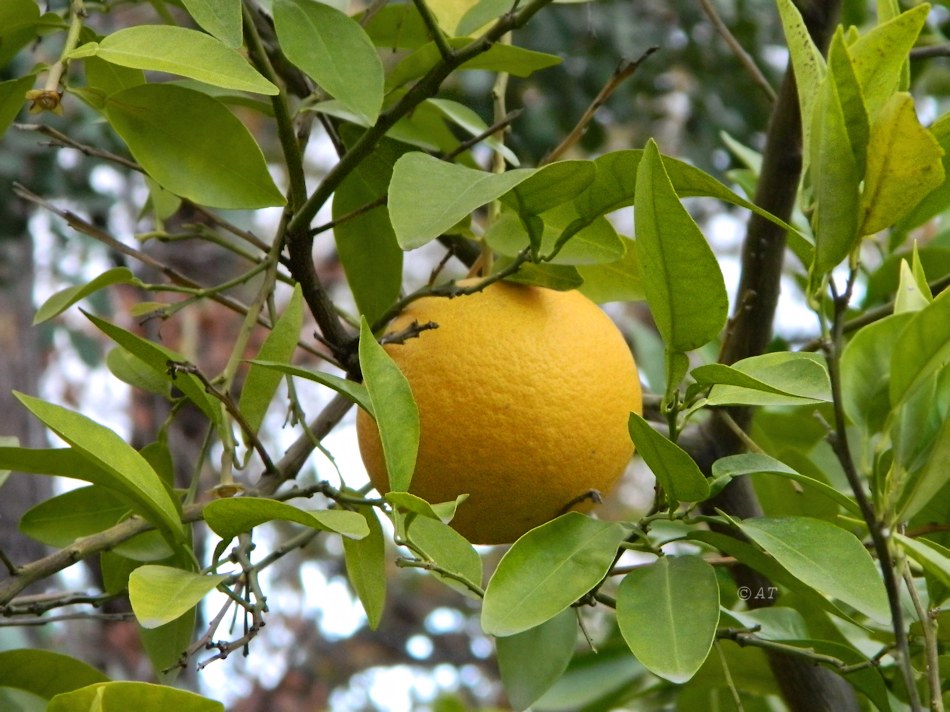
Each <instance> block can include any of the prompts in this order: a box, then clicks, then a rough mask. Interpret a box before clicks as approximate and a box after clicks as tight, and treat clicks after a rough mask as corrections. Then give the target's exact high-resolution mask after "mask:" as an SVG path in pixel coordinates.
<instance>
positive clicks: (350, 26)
mask: <svg viewBox="0 0 950 712" xmlns="http://www.w3.org/2000/svg"><path fill="white" fill-rule="evenodd" d="M274 26H275V28H276V30H277V37H278V39H279V40H280V47H281V50H283V52H284V53H285V54H286V55H287V59H289V60H290V61H291V62H293V63H294V64H295V65H297V66H298V67H300V69H302V70H303V71H304V72H305V73H306V74H308V75H309V76H310V77H311V78H312V79H313V80H314V81H315V82H316V83H317V84H319V85H320V86H321V87H322V88H323V89H324V90H325V91H326V92H327V93H328V94H330V95H331V96H333V97H336V98H337V99H339V100H340V102H341V103H342V104H343V105H344V106H345V107H347V108H348V109H350V110H351V111H353V112H355V113H356V114H359V115H360V116H362V117H363V118H364V119H365V120H366V121H368V122H369V123H370V124H373V123H376V117H377V116H379V111H380V109H381V108H382V105H383V79H384V76H383V64H382V62H381V61H380V59H379V55H378V54H377V52H376V47H375V46H374V45H373V41H372V40H371V39H370V38H369V35H367V34H366V31H365V30H364V29H363V28H362V27H361V26H360V24H359V23H358V22H356V21H355V20H353V19H352V18H350V17H347V16H346V15H344V14H343V13H342V12H340V11H339V10H336V9H334V8H332V7H330V6H329V5H325V4H323V3H320V2H301V1H295V0H276V1H275V2H274Z"/></svg>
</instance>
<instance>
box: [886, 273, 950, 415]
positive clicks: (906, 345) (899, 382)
mask: <svg viewBox="0 0 950 712" xmlns="http://www.w3.org/2000/svg"><path fill="white" fill-rule="evenodd" d="M948 362H950V291H945V292H942V293H941V294H940V295H938V296H937V297H936V298H935V299H934V300H933V303H931V304H930V305H929V306H927V307H926V308H925V309H921V310H920V311H918V312H914V315H913V317H912V318H911V319H910V320H909V321H908V323H907V326H905V327H904V329H903V330H902V331H901V332H900V335H899V336H898V338H897V342H896V343H895V345H894V349H893V352H892V354H891V368H890V372H891V383H890V395H891V406H892V407H895V406H897V405H899V404H900V403H901V402H903V401H904V400H905V399H907V398H908V397H909V396H910V395H911V394H913V392H914V390H915V389H916V388H917V387H919V386H920V385H921V384H922V383H923V382H924V381H926V380H927V379H929V378H931V377H932V376H933V375H934V374H935V373H936V372H937V371H938V370H940V369H941V368H943V366H944V365H946V364H947V363H948Z"/></svg>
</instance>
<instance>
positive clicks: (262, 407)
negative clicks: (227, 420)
mask: <svg viewBox="0 0 950 712" xmlns="http://www.w3.org/2000/svg"><path fill="white" fill-rule="evenodd" d="M302 326H303V293H302V292H301V290H300V285H299V284H296V285H294V291H293V294H292V295H291V297H290V301H289V302H288V304H287V306H286V307H285V308H284V313H283V314H281V315H280V318H279V319H278V320H277V322H276V323H275V324H274V327H273V329H271V332H270V333H269V334H268V335H267V338H266V339H265V340H264V343H263V344H261V349H260V351H258V352H257V359H258V360H260V361H265V362H266V361H270V362H277V363H285V362H289V361H290V360H291V358H292V357H293V355H294V349H296V348H297V339H298V338H299V336H300V329H301V327H302ZM281 378H283V376H282V375H281V374H280V372H279V371H277V370H275V369H271V368H265V367H262V366H258V365H256V364H255V363H254V362H252V363H251V368H250V370H249V371H248V373H247V378H246V379H245V380H244V386H243V387H242V388H241V398H240V399H239V400H238V410H239V411H240V412H241V414H242V415H243V416H244V420H245V422H246V423H247V425H248V427H250V429H251V431H252V432H254V433H255V434H256V433H257V431H258V430H259V429H260V427H261V423H263V422H264V415H265V414H266V413H267V408H268V407H269V406H270V402H271V400H272V399H273V398H274V393H276V392H277V386H279V385H280V381H281Z"/></svg>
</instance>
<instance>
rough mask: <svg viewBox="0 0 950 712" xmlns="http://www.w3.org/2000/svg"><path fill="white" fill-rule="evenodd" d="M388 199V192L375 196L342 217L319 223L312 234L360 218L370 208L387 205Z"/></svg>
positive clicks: (313, 235) (314, 235)
mask: <svg viewBox="0 0 950 712" xmlns="http://www.w3.org/2000/svg"><path fill="white" fill-rule="evenodd" d="M388 200H389V195H388V194H384V195H380V196H379V197H378V198H374V199H373V200H371V201H369V202H368V203H365V204H363V205H361V206H359V207H358V208H354V209H353V210H351V211H350V212H348V213H347V214H346V215H341V216H340V217H338V218H336V219H334V220H331V221H330V222H327V223H324V224H323V225H318V226H317V227H315V228H313V229H312V230H311V231H310V236H311V237H316V236H317V235H319V234H320V233H321V232H326V231H327V230H332V229H333V228H335V227H336V226H337V225H342V224H343V223H346V222H349V221H350V220H353V219H354V218H358V217H359V216H360V215H363V214H365V213H368V212H369V211H370V210H373V209H375V208H380V207H382V206H383V205H385V204H386V202H387V201H388Z"/></svg>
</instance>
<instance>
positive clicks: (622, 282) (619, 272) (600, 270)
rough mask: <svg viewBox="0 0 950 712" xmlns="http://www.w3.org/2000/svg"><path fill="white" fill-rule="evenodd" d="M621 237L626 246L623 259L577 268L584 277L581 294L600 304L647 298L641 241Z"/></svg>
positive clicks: (636, 300)
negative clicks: (638, 244) (642, 275)
mask: <svg viewBox="0 0 950 712" xmlns="http://www.w3.org/2000/svg"><path fill="white" fill-rule="evenodd" d="M620 240H621V243H622V244H623V246H624V255H623V257H621V258H620V259H619V260H616V261H615V262H608V263H607V264H598V265H579V266H578V267H577V271H578V272H579V273H580V275H581V277H583V279H584V283H583V284H582V285H581V286H580V292H581V294H583V295H584V296H586V297H587V298H588V299H590V300H591V301H593V302H596V303H597V304H604V303H606V302H638V301H643V299H645V297H644V294H643V280H642V279H641V277H640V259H639V257H637V243H636V241H635V240H630V239H628V238H626V237H621V238H620Z"/></svg>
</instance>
